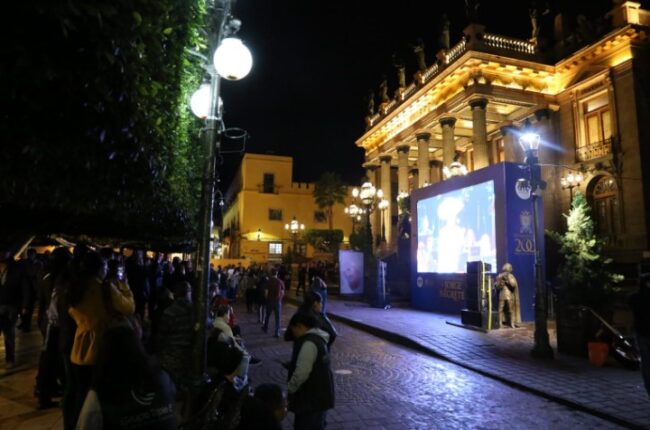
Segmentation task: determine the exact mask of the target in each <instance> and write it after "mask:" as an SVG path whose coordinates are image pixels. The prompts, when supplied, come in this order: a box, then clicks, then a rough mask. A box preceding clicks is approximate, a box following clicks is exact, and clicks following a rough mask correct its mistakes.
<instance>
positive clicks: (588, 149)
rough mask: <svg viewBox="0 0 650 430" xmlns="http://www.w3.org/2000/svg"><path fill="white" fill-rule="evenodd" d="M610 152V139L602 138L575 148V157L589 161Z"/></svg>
mask: <svg viewBox="0 0 650 430" xmlns="http://www.w3.org/2000/svg"><path fill="white" fill-rule="evenodd" d="M611 153H612V139H611V138H610V139H607V140H603V141H602V142H596V143H591V144H589V145H585V146H582V147H580V148H576V158H577V159H578V161H589V160H593V159H595V158H600V157H604V156H606V155H609V154H611Z"/></svg>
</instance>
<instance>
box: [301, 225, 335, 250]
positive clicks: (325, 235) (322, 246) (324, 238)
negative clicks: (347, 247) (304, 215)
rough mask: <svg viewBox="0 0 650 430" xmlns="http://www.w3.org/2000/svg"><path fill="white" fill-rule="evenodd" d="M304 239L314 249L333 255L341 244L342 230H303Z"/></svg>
mask: <svg viewBox="0 0 650 430" xmlns="http://www.w3.org/2000/svg"><path fill="white" fill-rule="evenodd" d="M304 238H305V241H306V242H307V243H308V244H310V245H311V246H313V247H314V248H315V249H317V250H319V251H323V252H332V253H334V252H336V251H337V250H338V249H339V245H341V242H343V230H320V229H308V230H305V234H304Z"/></svg>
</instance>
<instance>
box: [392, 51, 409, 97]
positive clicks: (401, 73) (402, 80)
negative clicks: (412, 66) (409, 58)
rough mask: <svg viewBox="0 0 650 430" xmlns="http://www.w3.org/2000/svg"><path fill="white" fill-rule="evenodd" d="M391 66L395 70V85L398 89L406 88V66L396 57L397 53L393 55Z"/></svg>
mask: <svg viewBox="0 0 650 430" xmlns="http://www.w3.org/2000/svg"><path fill="white" fill-rule="evenodd" d="M393 66H394V67H395V69H396V70H397V83H398V85H399V87H400V88H406V65H405V64H404V60H402V59H401V58H399V57H398V56H397V53H393Z"/></svg>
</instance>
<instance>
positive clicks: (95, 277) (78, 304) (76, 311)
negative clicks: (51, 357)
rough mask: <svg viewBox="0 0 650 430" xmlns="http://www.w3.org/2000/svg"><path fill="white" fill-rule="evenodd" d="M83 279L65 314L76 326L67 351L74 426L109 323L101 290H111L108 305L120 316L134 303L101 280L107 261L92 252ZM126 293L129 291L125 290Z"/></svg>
mask: <svg viewBox="0 0 650 430" xmlns="http://www.w3.org/2000/svg"><path fill="white" fill-rule="evenodd" d="M83 268H84V271H83V278H82V279H81V282H77V283H74V284H72V288H71V291H70V308H69V310H68V313H69V314H70V316H71V317H72V318H73V319H74V321H75V323H76V324H77V329H76V331H75V335H74V343H73V344H72V351H71V352H70V362H71V363H72V385H73V387H74V390H73V392H74V393H75V401H74V409H73V411H74V413H73V415H72V417H73V422H74V423H76V421H77V419H78V417H79V412H80V411H81V407H82V405H83V402H84V400H85V398H86V394H87V393H88V390H89V389H90V384H91V376H92V366H93V365H94V364H95V363H96V361H97V351H98V349H99V347H100V343H101V339H102V335H103V332H104V330H105V328H106V327H107V326H108V325H109V323H110V316H109V314H108V304H107V303H105V299H104V297H105V294H104V292H103V291H102V290H103V289H104V288H110V295H109V297H110V300H111V302H112V303H110V306H111V307H112V308H113V309H114V310H115V311H117V312H119V313H120V314H123V315H131V314H133V312H134V310H135V303H134V301H133V296H132V295H131V294H130V291H129V292H128V293H127V292H125V291H122V290H119V289H118V288H117V287H115V286H114V285H111V284H110V283H105V282H104V278H105V277H106V273H107V271H108V268H107V264H106V261H105V260H104V259H103V258H102V257H101V255H99V253H97V252H94V251H89V252H88V253H87V254H86V255H85V257H84V260H83ZM127 291H128V290H127Z"/></svg>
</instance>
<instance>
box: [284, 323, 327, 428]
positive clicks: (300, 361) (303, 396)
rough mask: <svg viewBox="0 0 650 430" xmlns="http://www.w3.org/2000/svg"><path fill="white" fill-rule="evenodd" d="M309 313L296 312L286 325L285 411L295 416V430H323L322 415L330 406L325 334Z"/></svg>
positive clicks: (323, 415) (324, 415) (324, 416)
mask: <svg viewBox="0 0 650 430" xmlns="http://www.w3.org/2000/svg"><path fill="white" fill-rule="evenodd" d="M317 326H318V322H317V321H316V318H315V317H314V315H313V314H308V313H303V312H298V313H296V314H295V315H294V316H293V317H292V318H291V322H290V323H289V328H288V329H289V330H291V331H292V333H293V336H294V338H295V339H296V340H295V341H294V345H293V353H292V355H291V363H290V364H289V382H288V383H287V391H288V392H289V410H290V411H292V412H294V413H295V415H296V418H295V425H294V428H295V429H296V430H303V429H305V430H307V429H309V430H318V429H324V428H325V419H326V414H327V411H328V410H329V409H332V408H333V407H334V378H333V375H332V370H331V369H330V356H329V351H328V349H327V342H328V340H329V335H328V334H327V333H326V332H324V331H323V330H321V329H318V328H317Z"/></svg>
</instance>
